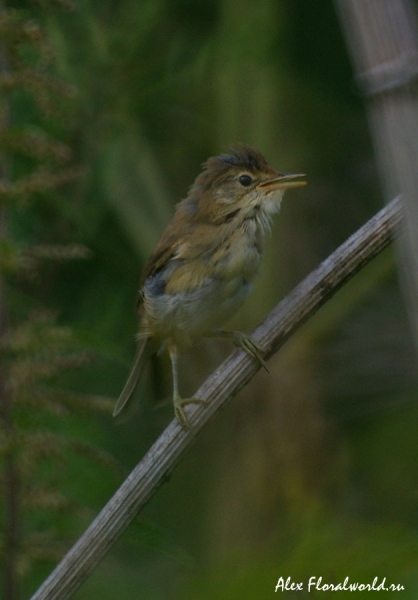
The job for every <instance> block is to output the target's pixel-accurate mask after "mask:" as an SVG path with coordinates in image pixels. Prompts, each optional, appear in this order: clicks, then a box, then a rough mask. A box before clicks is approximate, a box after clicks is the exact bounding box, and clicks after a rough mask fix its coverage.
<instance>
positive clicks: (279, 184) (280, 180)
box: [257, 173, 306, 192]
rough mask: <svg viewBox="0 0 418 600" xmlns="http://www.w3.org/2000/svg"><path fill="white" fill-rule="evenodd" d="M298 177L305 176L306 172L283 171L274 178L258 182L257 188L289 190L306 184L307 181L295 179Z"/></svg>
mask: <svg viewBox="0 0 418 600" xmlns="http://www.w3.org/2000/svg"><path fill="white" fill-rule="evenodd" d="M297 177H305V174H304V173H282V174H280V175H278V176H277V177H273V179H267V181H262V182H261V183H259V184H258V186H257V188H258V189H262V190H263V191H265V192H267V191H269V192H270V191H273V190H288V189H289V188H298V187H302V186H303V185H306V181H294V179H296V178H297Z"/></svg>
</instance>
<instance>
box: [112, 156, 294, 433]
mask: <svg viewBox="0 0 418 600" xmlns="http://www.w3.org/2000/svg"><path fill="white" fill-rule="evenodd" d="M301 176H302V175H301V174H295V173H291V174H284V173H278V172H277V171H275V170H274V169H273V168H272V167H271V166H270V165H269V164H268V162H267V161H266V159H265V158H264V156H263V155H262V154H261V153H260V152H259V151H258V150H256V149H255V148H252V147H250V146H248V145H246V144H240V145H238V146H236V147H234V148H233V150H232V151H231V154H225V155H221V156H217V157H212V158H209V160H208V161H207V162H206V163H205V164H204V169H203V171H202V173H201V174H200V175H199V176H198V177H197V178H196V180H195V182H194V183H193V185H192V187H191V188H190V191H189V194H188V196H187V197H186V198H185V199H184V200H182V201H181V202H179V204H178V205H177V207H176V212H175V214H174V217H173V219H172V221H171V222H170V223H169V225H168V226H167V228H166V229H165V231H164V232H163V234H162V236H161V238H160V241H159V242H158V244H157V246H156V248H155V250H154V252H153V254H152V255H151V256H150V258H149V260H148V262H147V263H146V265H145V267H144V270H143V273H142V279H141V285H140V292H139V296H138V304H137V308H138V317H139V336H138V337H139V346H138V353H137V358H136V361H135V364H134V367H133V369H132V372H131V374H130V376H129V378H128V381H127V383H126V385H125V387H124V389H123V391H122V393H121V395H120V397H119V399H118V401H117V403H116V406H115V410H114V415H117V414H118V413H119V412H120V411H121V410H122V409H123V408H124V406H125V405H126V403H127V402H128V400H129V398H130V397H131V395H132V393H133V391H134V389H135V387H136V384H137V382H138V379H139V376H140V374H141V371H142V367H143V364H144V362H145V360H146V358H147V356H148V351H149V348H150V342H151V341H156V342H158V343H159V344H162V343H165V344H166V346H167V349H168V351H169V353H170V358H171V362H172V369H173V404H174V412H175V415H176V417H177V419H178V421H179V422H180V423H181V424H182V425H183V426H185V427H189V422H188V419H187V416H186V413H185V410H184V408H183V407H184V405H185V404H188V403H190V402H201V400H199V399H198V398H189V399H183V398H181V397H180V395H179V392H178V381H177V360H178V351H179V349H180V350H181V349H182V348H185V347H187V346H190V345H191V344H192V343H193V341H194V340H196V339H198V338H201V337H209V336H210V337H212V336H214V335H220V336H229V337H231V338H232V339H233V341H234V343H235V344H236V345H237V346H239V347H241V348H242V349H243V350H244V351H245V352H247V353H248V354H250V355H251V356H253V357H254V358H255V359H256V360H258V361H259V362H260V363H261V364H263V365H264V361H263V358H262V350H261V348H259V347H258V346H257V344H255V342H254V341H253V340H251V338H250V337H248V336H247V335H245V334H243V333H240V332H225V331H222V330H219V329H218V327H220V326H221V325H222V324H223V323H224V322H225V321H227V320H228V319H229V318H230V317H231V316H232V315H233V314H235V312H236V311H237V310H238V309H239V308H240V306H241V305H242V303H243V302H244V300H245V298H246V297H247V295H248V293H249V292H250V291H251V287H252V286H251V281H252V280H253V278H254V276H255V275H256V274H257V272H258V269H259V266H260V262H261V259H262V255H263V250H264V238H265V233H266V231H267V230H268V229H269V226H270V222H271V218H272V215H273V214H274V213H276V212H278V210H279V208H280V203H281V199H282V196H283V193H284V191H285V190H286V189H288V188H292V187H299V186H301V185H305V182H304V181H301V180H297V181H295V179H297V178H299V177H301Z"/></svg>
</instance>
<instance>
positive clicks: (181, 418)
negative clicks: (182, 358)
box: [168, 344, 207, 431]
mask: <svg viewBox="0 0 418 600" xmlns="http://www.w3.org/2000/svg"><path fill="white" fill-rule="evenodd" d="M168 352H169V354H170V359H171V368H172V372H173V406H174V414H175V416H176V419H177V421H178V422H179V423H180V425H181V426H182V427H185V428H186V429H188V430H189V431H191V427H190V422H189V419H188V418H187V415H186V413H185V411H184V408H183V406H185V405H186V404H193V403H195V402H196V403H200V404H207V401H206V400H202V399H201V398H182V397H181V396H180V394H179V381H178V351H177V348H176V346H174V345H172V344H169V345H168Z"/></svg>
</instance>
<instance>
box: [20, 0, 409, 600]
mask: <svg viewBox="0 0 418 600" xmlns="http://www.w3.org/2000/svg"><path fill="white" fill-rule="evenodd" d="M19 4H20V3H19ZM47 19H48V20H47V30H48V35H49V36H50V38H51V39H52V41H53V45H54V48H55V63H54V64H55V68H56V71H57V73H58V74H59V76H60V77H62V78H63V79H64V80H65V81H67V82H70V83H72V84H74V86H75V88H76V89H77V95H76V96H75V98H73V103H74V105H75V109H73V111H72V113H71V114H72V116H71V118H70V117H67V120H66V122H65V132H66V133H65V135H64V138H65V142H66V143H67V145H69V146H70V147H71V148H72V150H73V152H74V157H75V162H76V163H77V164H81V165H83V166H84V167H85V168H86V175H85V177H84V178H83V179H82V180H81V181H79V182H77V183H76V184H74V185H73V186H72V187H71V189H69V190H67V191H65V193H64V192H63V196H62V197H61V198H60V200H59V201H58V200H56V199H54V198H55V196H54V198H52V199H51V196H50V197H49V199H48V201H47V200H45V198H43V199H42V198H40V199H39V202H37V204H36V205H34V206H31V207H30V208H29V210H28V211H27V212H26V213H25V215H26V216H25V217H22V218H21V219H19V221H18V222H16V231H17V234H18V235H19V236H20V238H22V239H24V240H31V239H36V241H37V242H38V243H51V242H53V241H54V242H56V241H71V242H72V243H78V244H84V245H86V246H87V247H88V248H89V249H90V251H91V257H90V259H89V260H88V261H82V262H74V263H65V264H61V265H59V266H54V268H50V269H47V272H45V274H44V276H43V278H42V285H41V286H40V289H41V291H40V293H39V292H38V293H39V297H38V302H39V303H40V304H41V305H42V306H43V307H44V308H46V309H49V310H54V311H58V312H59V319H60V321H61V322H62V324H63V325H65V326H67V325H70V326H71V327H72V328H73V329H74V330H75V331H76V332H77V334H78V335H79V337H80V338H81V339H82V340H84V342H86V343H88V344H89V346H90V347H92V348H94V349H95V351H96V354H97V355H98V359H97V360H96V362H95V363H94V364H93V365H91V366H90V367H89V368H88V369H84V370H83V372H80V373H78V374H74V375H72V376H71V377H70V376H66V377H67V378H66V381H65V383H67V384H68V385H69V386H70V388H71V389H73V390H74V392H83V393H94V394H97V395H106V396H114V397H116V396H117V395H118V393H119V391H120V389H121V387H122V386H123V383H124V379H125V377H126V375H127V373H128V369H129V366H130V361H131V359H132V357H133V352H134V335H135V332H136V321H135V314H134V304H135V297H136V292H137V288H138V282H139V276H140V271H141V267H142V265H143V263H144V261H145V260H146V258H147V256H148V254H149V252H150V251H151V250H152V248H153V245H154V244H155V242H156V241H157V239H158V236H159V234H160V232H161V231H162V229H163V227H164V226H165V224H166V223H167V221H168V220H169V218H170V215H171V214H172V212H173V207H174V205H175V203H176V202H177V201H178V200H179V199H180V198H182V197H184V195H185V194H186V192H187V189H188V186H189V185H190V184H191V183H192V181H193V179H194V177H195V176H196V175H197V173H198V172H199V169H200V163H201V162H203V161H204V160H205V159H206V158H207V157H208V156H210V155H212V154H216V153H220V152H224V151H225V150H227V149H228V147H229V146H230V145H231V144H232V143H234V142H236V141H245V142H248V143H251V144H254V145H256V146H258V147H259V148H260V149H261V150H262V152H263V153H264V154H265V155H266V156H267V157H268V159H269V161H270V162H271V163H272V164H273V165H274V166H276V167H277V168H278V169H280V170H284V171H286V170H289V171H292V170H294V171H300V170H302V171H304V172H306V173H307V175H308V181H309V185H308V187H307V188H305V189H303V190H300V191H297V192H294V193H292V194H289V197H288V198H287V199H286V201H285V203H284V206H283V209H282V211H281V214H280V216H279V219H278V220H277V223H276V225H275V227H274V230H273V234H272V238H271V240H270V241H269V245H268V248H267V253H266V257H265V261H264V265H263V272H262V274H261V277H260V278H259V281H258V282H257V285H256V289H255V291H254V294H253V295H252V297H251V298H250V300H249V301H248V303H247V306H246V307H245V308H244V309H243V311H242V314H241V315H240V316H239V317H237V323H240V326H241V327H242V328H243V329H245V330H247V331H249V330H251V328H252V327H253V326H255V325H256V324H257V322H258V321H259V320H260V319H261V318H262V317H263V315H265V313H266V312H267V311H268V310H269V309H270V308H272V307H273V306H274V304H275V303H276V302H277V301H278V300H279V298H280V297H282V296H283V295H284V294H285V293H286V292H288V291H289V290H290V289H291V288H292V286H293V285H295V284H296V283H297V282H298V281H299V280H300V279H301V278H302V277H304V276H305V275H306V274H308V273H309V271H310V270H311V269H312V268H314V267H315V266H316V265H317V264H318V263H319V261H320V260H322V259H324V258H325V257H326V256H327V255H328V254H329V252H331V251H332V250H333V249H334V248H335V247H336V246H337V245H338V244H339V243H341V242H342V241H344V239H345V238H346V237H347V236H348V235H349V234H350V233H351V232H353V231H354V230H355V229H356V228H357V227H359V226H360V225H361V224H362V223H363V222H364V221H365V220H366V219H367V218H369V217H370V216H371V215H372V214H373V213H374V212H375V211H376V210H377V209H378V208H380V206H381V202H382V199H381V198H382V195H381V193H380V190H379V183H378V179H377V173H376V168H375V163H374V158H373V150H372V148H371V143H370V138H369V134H368V129H367V118H366V114H365V107H364V101H363V98H361V96H360V93H359V91H358V89H357V88H356V86H355V83H354V80H353V74H352V72H351V69H350V65H349V61H348V57H347V54H346V50H345V48H344V43H343V40H342V37H341V33H340V29H339V25H338V21H337V18H336V15H335V13H334V7H333V3H332V2H330V1H326V2H322V3H312V2H308V1H307V0H301V1H299V2H292V1H291V0H281V1H278V0H260V1H259V2H258V3H254V2H249V1H248V0H243V1H242V2H240V3H239V4H237V3H236V2H233V1H232V0H209V1H206V2H203V1H197V0H195V1H193V2H191V1H190V0H144V1H142V2H133V1H132V0H122V1H118V2H115V1H114V0H101V1H100V2H99V1H98V0H79V2H77V9H76V10H75V11H74V12H71V13H68V14H65V16H64V17H63V15H62V13H61V12H59V11H57V12H56V13H55V12H50V13H48V17H47ZM16 112H17V115H18V118H19V115H21V114H24V113H25V105H24V104H22V105H18V107H17V108H16ZM74 115H75V116H74ZM56 127H57V128H59V125H58V124H57V125H56ZM61 133H62V132H61ZM61 139H63V138H62V136H61ZM63 200H64V202H63ZM395 262H396V261H395V259H394V256H393V253H392V251H391V250H388V251H387V252H385V253H384V255H382V257H380V258H379V259H378V260H377V261H375V262H374V263H373V264H372V265H370V266H369V267H368V269H367V271H366V272H365V274H360V275H359V276H357V277H356V278H355V279H354V280H353V281H352V282H351V283H350V284H349V285H348V286H347V287H346V288H345V289H344V290H342V291H341V292H340V293H339V294H337V296H336V297H335V298H334V299H333V300H332V301H331V302H330V303H329V306H325V307H324V308H322V309H321V311H320V312H319V313H318V315H317V316H316V317H315V318H314V319H312V321H311V322H310V323H308V324H307V325H306V326H305V327H304V328H303V329H302V330H301V331H300V332H299V333H298V335H297V336H295V338H294V339H293V340H291V341H290V342H289V343H288V344H287V345H286V346H285V347H284V348H283V349H282V351H281V352H280V353H279V356H277V357H275V359H274V360H272V361H271V366H270V370H271V373H270V375H267V374H262V373H260V374H258V375H257V377H256V380H255V381H254V382H252V384H250V385H249V386H248V387H247V389H245V390H243V392H242V393H241V394H240V395H239V397H237V398H236V399H235V400H234V401H233V403H231V405H230V406H228V407H227V408H226V409H225V411H223V413H222V414H221V415H219V416H218V417H217V419H216V421H215V422H214V423H212V424H211V425H210V426H209V427H208V428H207V430H206V431H205V432H204V433H203V434H202V436H201V437H200V438H199V439H198V440H196V444H195V445H194V447H193V449H192V451H191V452H190V454H189V455H188V456H187V457H186V459H185V460H184V461H183V462H182V463H181V464H180V465H179V467H178V468H177V470H176V472H175V473H174V474H173V476H172V479H171V481H170V483H169V484H167V485H165V486H164V487H163V488H162V489H161V490H159V492H158V493H157V495H156V496H155V497H154V498H153V499H152V501H151V502H150V504H149V505H148V506H147V508H146V509H145V511H144V513H143V515H141V518H140V519H141V522H138V523H135V524H134V526H133V527H132V528H131V529H130V530H129V531H128V532H127V533H126V534H125V536H124V538H123V539H122V540H121V541H120V542H119V543H118V544H117V546H116V547H115V548H114V549H112V551H111V553H110V555H109V556H108V558H106V559H105V561H104V562H103V564H101V565H100V566H99V568H98V569H97V571H96V573H95V574H94V575H93V576H92V577H91V579H90V580H89V581H88V582H87V583H86V584H85V585H84V586H83V587H82V588H81V589H80V590H79V591H78V592H77V593H76V594H75V596H74V597H75V598H77V599H78V600H82V599H87V598H89V600H91V599H92V598H100V599H101V600H106V598H114V597H117V598H118V599H119V600H125V599H126V600H128V598H129V599H131V598H137V597H141V598H145V599H147V598H149V599H152V600H158V599H159V598H161V599H163V598H164V599H165V600H166V599H170V598H173V599H174V598H189V597H190V598H192V597H193V598H196V597H198V598H201V599H203V598H217V599H221V598H228V599H230V600H233V599H234V598H240V599H243V598H270V597H271V596H272V595H273V594H274V588H275V586H276V583H277V581H278V579H279V577H281V576H283V577H284V578H285V579H286V578H287V577H288V576H291V577H292V579H293V580H295V581H304V582H305V592H306V583H307V580H308V579H309V577H310V576H312V575H316V576H318V577H319V576H322V577H323V580H324V581H326V582H339V581H343V580H344V578H345V577H346V576H348V577H350V581H359V582H360V583H361V582H363V583H368V582H370V581H372V580H373V578H374V577H376V576H377V577H379V579H380V580H381V579H382V578H383V577H387V581H388V583H400V584H402V585H404V586H405V591H404V592H402V593H401V594H399V597H402V598H414V597H415V595H416V593H415V590H416V589H417V586H418V554H417V550H418V530H417V520H416V506H417V501H418V496H417V484H416V475H415V473H416V456H417V449H418V448H417V443H418V442H417V439H416V436H415V434H414V432H415V424H416V419H417V415H416V409H415V407H414V404H415V403H416V393H417V377H416V356H415V354H414V347H413V341H412V340H411V337H410V334H409V328H408V322H407V318H406V315H405V311H404V308H403V303H402V298H401V293H400V290H399V286H398V283H397V279H396V275H395ZM37 289H39V283H38V288H37ZM31 291H33V290H32V288H31ZM21 302H22V303H23V304H24V302H25V300H24V299H22V300H21ZM227 351H228V346H227V345H226V346H224V345H218V344H217V343H215V342H207V343H206V342H205V343H202V344H200V345H199V346H198V348H197V349H196V351H194V352H193V353H192V354H191V355H188V356H186V357H185V358H184V360H183V373H182V374H181V381H182V387H183V389H184V390H185V393H187V392H188V391H193V388H195V387H196V386H197V385H198V384H199V382H201V381H202V380H203V378H204V377H205V375H206V374H208V373H209V372H210V371H211V369H213V368H214V367H215V366H216V365H217V364H218V363H219V361H220V360H221V357H223V356H224V355H225V353H226V352H227ZM168 378H169V370H168V369H167V364H166V363H165V360H164V359H163V358H161V359H156V360H155V361H154V362H153V364H152V365H151V368H150V373H149V377H148V379H147V381H146V382H144V384H143V387H142V390H141V391H140V396H144V397H145V396H146V397H147V398H148V399H149V402H148V408H147V407H145V408H142V409H141V412H136V413H135V414H134V415H132V417H131V419H130V420H128V421H125V422H122V423H114V422H112V421H111V419H110V417H108V416H107V415H106V416H98V417H97V418H94V419H93V418H92V417H91V416H88V417H87V418H86V419H85V420H83V421H82V422H81V423H80V421H79V420H77V419H69V421H68V423H67V424H66V427H67V428H68V431H71V432H72V433H73V434H74V435H77V436H80V437H81V438H82V439H83V440H85V441H89V442H91V443H93V442H94V443H96V444H99V445H100V446H101V447H102V448H103V449H104V450H105V451H107V452H110V453H112V454H113V455H115V456H116V457H117V458H118V459H119V460H120V461H122V462H123V463H124V464H125V465H126V467H127V468H131V467H133V466H134V465H135V464H136V462H137V461H138V460H139V459H140V458H141V456H142V455H143V454H144V452H145V451H146V450H147V448H148V447H149V446H150V444H151V443H152V442H153V440H154V439H155V438H156V436H157V435H158V434H159V432H160V431H161V430H162V429H163V427H164V426H165V424H166V423H167V422H168V420H169V419H170V418H171V417H172V407H171V406H170V405H169V403H167V405H166V406H163V407H161V408H158V409H157V408H156V406H157V405H158V404H161V402H162V401H163V400H165V399H166V397H167V396H168V392H167V390H168V389H169V385H170V381H169V379H168ZM187 388H189V390H188V389H187ZM152 398H154V400H155V401H154V403H153V402H152ZM54 426H55V425H53V424H52V423H51V427H54ZM68 464H69V468H68V471H67V474H68V476H66V477H65V482H64V481H63V482H62V485H63V486H64V487H65V489H66V490H67V493H69V494H71V495H74V497H79V496H80V494H81V496H83V495H85V498H86V500H87V503H88V505H89V506H90V507H91V514H89V515H87V514H86V515H84V516H83V517H79V520H78V521H77V520H72V521H69V522H67V523H66V524H65V526H64V525H63V527H64V528H66V530H67V531H68V532H71V534H72V535H73V536H74V538H76V537H77V535H79V534H80V533H81V532H82V530H83V528H84V527H85V526H86V525H87V524H88V522H89V520H90V518H91V517H92V514H93V512H97V511H98V510H99V508H100V506H101V505H102V504H103V503H104V502H105V501H106V499H107V498H108V497H109V496H110V494H111V493H112V490H113V489H114V488H115V483H114V481H110V480H109V478H108V477H107V475H106V474H104V473H103V472H102V471H99V470H97V471H96V470H94V469H92V470H89V469H87V470H86V467H85V465H84V463H83V465H81V464H80V462H79V461H78V460H77V459H76V458H74V457H69V458H68ZM50 568H51V563H48V564H45V565H44V566H43V568H42V569H41V568H39V569H38V570H36V571H34V572H33V573H32V576H31V579H30V580H28V583H27V589H26V590H25V591H26V592H27V595H29V593H30V592H31V591H33V590H34V589H36V587H37V585H39V584H40V583H41V582H42V580H43V578H44V577H45V575H46V574H47V573H48V571H49V570H50ZM277 593H280V592H277ZM365 593H366V592H365ZM367 593H368V594H370V592H367ZM329 594H330V593H328V595H329ZM356 594H357V595H356V597H361V596H362V593H361V592H356ZM304 595H307V594H306V593H305V594H301V595H298V594H296V593H291V592H289V593H286V594H285V597H289V598H293V597H295V598H298V597H304ZM326 595H327V593H326V592H316V593H315V594H314V593H311V595H310V596H309V597H312V596H313V597H321V598H322V597H324V596H325V597H326ZM363 595H364V594H363ZM389 597H391V595H389Z"/></svg>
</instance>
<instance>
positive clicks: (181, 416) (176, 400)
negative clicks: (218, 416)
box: [173, 394, 208, 431]
mask: <svg viewBox="0 0 418 600" xmlns="http://www.w3.org/2000/svg"><path fill="white" fill-rule="evenodd" d="M186 404H208V402H207V400H202V398H182V397H181V396H179V395H178V394H177V395H174V397H173V406H174V415H175V417H176V419H177V421H178V422H179V423H180V425H181V426H182V427H184V428H185V429H188V430H189V431H191V430H192V428H191V425H190V421H189V419H188V417H187V415H186V412H185V410H184V408H183V407H184V406H185V405H186Z"/></svg>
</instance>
